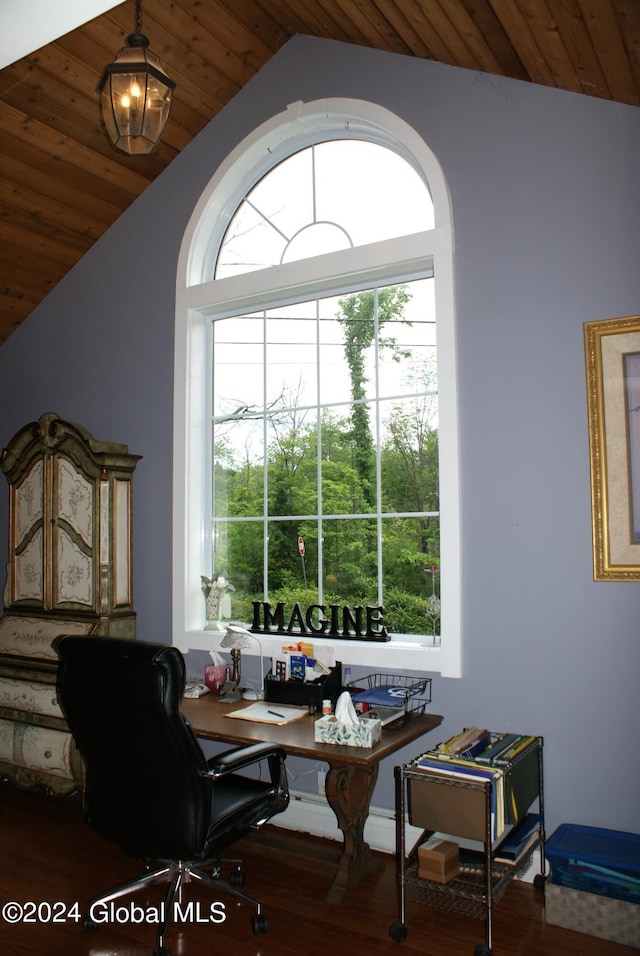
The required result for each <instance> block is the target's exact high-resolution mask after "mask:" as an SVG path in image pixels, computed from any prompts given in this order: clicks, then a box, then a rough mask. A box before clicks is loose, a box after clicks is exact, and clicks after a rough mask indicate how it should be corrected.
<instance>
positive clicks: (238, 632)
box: [220, 624, 263, 700]
mask: <svg viewBox="0 0 640 956" xmlns="http://www.w3.org/2000/svg"><path fill="white" fill-rule="evenodd" d="M252 640H254V641H256V642H257V644H258V647H259V648H260V680H262V645H261V644H260V641H259V640H258V638H257V637H255V635H254V634H252V633H251V632H250V631H248V630H247V629H246V628H244V627H241V626H240V625H239V624H228V625H227V632H226V634H225V636H224V637H223V638H222V640H221V641H220V648H221V649H224V650H229V651H231V660H232V662H233V673H232V675H231V680H230V681H226V682H225V685H224V687H223V688H222V690H221V691H220V700H239V699H240V697H244V698H245V700H260V699H261V698H262V696H263V691H262V689H261V688H260V689H259V690H257V691H255V690H250V689H246V688H245V690H244V691H241V690H240V676H241V660H240V658H241V651H242V649H243V648H244V649H246V648H247V647H251V641H252ZM230 694H232V695H233V696H229V695H230Z"/></svg>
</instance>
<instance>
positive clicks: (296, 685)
mask: <svg viewBox="0 0 640 956" xmlns="http://www.w3.org/2000/svg"><path fill="white" fill-rule="evenodd" d="M341 693H342V664H341V662H340V661H336V664H335V667H332V668H331V672H330V673H329V674H325V675H324V676H323V677H318V678H316V680H312V681H309V680H307V681H302V680H275V679H274V678H273V677H272V676H271V671H269V673H268V674H267V676H266V677H265V679H264V699H265V700H267V701H269V702H270V703H272V704H298V705H299V706H309V704H315V707H316V710H317V711H318V713H320V712H321V711H322V701H323V700H330V701H331V706H332V707H335V703H336V701H337V699H338V697H339V696H340V694H341Z"/></svg>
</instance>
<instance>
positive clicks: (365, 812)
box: [325, 764, 382, 904]
mask: <svg viewBox="0 0 640 956" xmlns="http://www.w3.org/2000/svg"><path fill="white" fill-rule="evenodd" d="M377 778H378V764H375V766H373V767H369V768H363V767H349V766H345V765H342V764H341V765H338V766H335V767H334V766H332V765H329V771H328V773H327V777H326V780H325V793H326V796H327V801H328V803H329V806H330V807H331V809H332V810H333V812H334V813H335V815H336V818H337V820H338V826H339V827H340V829H341V830H342V833H343V836H344V846H343V850H342V855H341V857H340V862H339V864H338V872H337V874H336V877H335V879H334V881H333V885H332V886H331V889H330V890H329V893H328V894H327V897H326V902H327V903H336V904H339V903H342V901H343V900H344V899H345V897H346V896H348V894H349V893H350V892H351V891H352V890H354V889H355V887H356V886H357V885H358V883H359V882H360V880H362V879H363V878H364V877H365V876H368V875H369V874H370V873H373V872H375V870H377V869H379V868H380V867H381V866H382V864H381V863H379V861H377V860H376V859H375V857H374V856H373V854H372V853H371V850H370V849H369V844H368V843H365V840H364V825H365V823H366V821H367V817H368V816H369V805H370V803H371V797H372V796H373V789H374V787H375V784H376V780H377Z"/></svg>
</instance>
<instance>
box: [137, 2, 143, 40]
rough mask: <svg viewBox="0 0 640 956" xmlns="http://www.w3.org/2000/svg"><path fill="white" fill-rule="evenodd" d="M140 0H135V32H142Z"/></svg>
mask: <svg viewBox="0 0 640 956" xmlns="http://www.w3.org/2000/svg"><path fill="white" fill-rule="evenodd" d="M141 6H142V0H136V33H142V10H141Z"/></svg>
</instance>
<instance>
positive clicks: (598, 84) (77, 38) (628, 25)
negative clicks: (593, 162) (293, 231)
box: [0, 0, 640, 342]
mask: <svg viewBox="0 0 640 956" xmlns="http://www.w3.org/2000/svg"><path fill="white" fill-rule="evenodd" d="M25 15H26V10H25ZM134 27H135V2H134V0H125V2H122V3H120V4H119V5H117V6H115V7H114V8H113V9H111V10H108V11H107V12H106V13H104V14H102V15H100V16H98V17H96V18H95V19H94V20H91V21H90V22H89V23H86V24H84V25H83V26H81V27H79V28H78V29H75V30H73V31H72V32H71V33H67V34H66V35H64V36H62V37H60V38H59V39H57V40H55V41H54V42H53V43H49V44H48V45H47V46H44V47H42V48H40V49H38V50H36V51H35V52H34V53H31V54H30V55H28V56H25V57H23V58H22V59H20V60H18V61H16V62H14V63H11V64H10V65H9V66H6V67H5V68H4V69H2V70H1V71H0V342H3V341H4V340H5V339H6V338H7V337H8V336H9V335H10V334H11V333H12V332H13V331H14V330H15V329H16V328H17V327H18V326H19V324H20V323H21V322H22V321H24V319H26V317H27V316H28V315H29V314H30V312H31V311H32V310H33V309H34V308H35V307H36V306H37V305H38V303H39V302H40V301H41V300H42V299H43V298H44V296H46V294H47V293H48V292H49V291H50V290H51V289H52V288H53V287H54V286H55V285H56V283H57V282H59V281H60V279H61V278H62V277H63V276H64V275H65V274H66V273H67V272H68V271H69V269H71V268H72V267H73V265H74V264H75V263H76V262H77V261H78V260H79V259H80V258H81V256H82V255H83V254H84V253H85V252H86V251H87V250H88V249H89V248H90V247H91V245H92V244H93V243H94V242H95V241H96V240H97V239H98V238H99V237H100V236H101V235H102V234H103V233H104V232H105V231H106V230H107V229H108V228H109V226H110V225H111V224H112V223H113V222H114V221H115V220H116V218H117V217H118V216H119V215H120V214H121V213H122V212H123V211H124V210H125V209H126V208H127V207H128V206H129V205H130V204H131V203H132V202H133V201H134V199H135V198H136V197H137V196H138V195H139V194H140V193H141V192H142V191H143V190H144V189H145V187H146V186H147V185H148V184H149V183H150V182H151V181H152V180H153V179H155V177H156V176H157V175H158V174H159V173H160V172H162V170H163V169H164V168H165V167H166V166H167V165H168V164H169V163H170V162H171V161H172V160H173V159H174V158H175V157H176V156H177V155H178V153H179V152H180V151H181V150H182V149H183V148H184V147H185V146H186V145H187V144H188V143H189V142H190V140H191V139H192V138H193V137H194V136H195V135H196V134H197V133H198V132H199V131H200V130H201V129H202V128H203V127H204V126H205V125H206V124H207V123H208V122H209V120H211V119H212V118H213V117H214V116H215V115H216V113H217V112H218V111H219V110H220V109H221V108H222V107H223V106H224V105H225V104H226V103H227V102H228V101H229V100H230V99H231V98H232V97H233V96H234V94H235V93H237V92H238V90H240V89H241V88H242V87H243V86H244V84H245V83H246V82H247V81H248V80H250V79H251V77H252V76H254V74H255V73H256V72H257V71H258V70H259V69H260V68H261V67H262V66H263V64H264V63H266V62H267V60H269V58H270V57H271V56H273V54H274V53H276V51H277V50H278V49H279V48H280V47H281V46H282V45H283V44H284V43H286V41H287V40H288V39H290V37H292V36H294V35H295V34H297V33H303V34H308V35H312V36H318V37H325V38H330V39H336V40H341V41H344V42H347V43H354V44H358V45H361V46H368V47H374V48H376V49H380V50H388V51H391V52H394V53H401V54H405V55H407V56H416V57H422V58H424V59H429V60H437V61H439V62H441V63H447V64H450V65H453V66H461V67H467V68H469V69H472V70H479V71H482V72H486V73H493V74H497V75H500V76H508V77H513V78H515V79H519V80H524V81H526V82H531V83H537V84H541V85H542V86H549V87H557V88H560V89H564V90H570V91H573V92H576V93H583V94H587V95H590V96H596V97H601V98H604V99H610V100H616V101H618V102H621V103H627V104H631V105H634V106H639V105H640V0H143V6H142V31H143V33H145V34H146V35H147V36H148V37H149V39H150V46H151V49H152V50H153V52H154V53H156V54H157V55H158V56H159V57H160V59H161V61H162V64H163V66H164V68H165V70H166V71H167V73H168V74H169V75H170V76H171V77H172V78H173V79H174V80H175V81H176V83H177V88H176V91H175V94H174V100H173V106H172V111H171V116H170V119H169V122H168V124H167V128H166V130H165V132H164V135H163V138H162V141H161V143H160V145H159V146H158V147H157V148H156V150H155V151H154V152H153V153H151V154H150V155H148V156H140V157H130V156H127V155H125V154H124V153H120V152H118V151H117V150H115V149H114V148H113V147H112V146H111V145H110V143H109V142H108V140H107V138H106V136H105V134H104V132H103V130H102V127H101V123H100V117H99V110H98V97H97V93H96V87H97V82H98V80H99V78H100V76H101V73H102V70H103V68H104V66H105V65H106V64H107V63H109V62H111V61H113V59H114V58H115V55H116V53H117V52H118V50H119V49H120V48H121V47H122V46H123V45H124V44H125V38H126V37H127V36H128V35H129V34H130V33H131V32H133V29H134Z"/></svg>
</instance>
